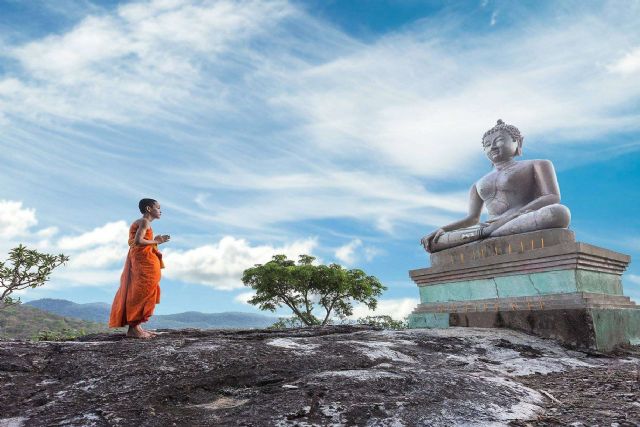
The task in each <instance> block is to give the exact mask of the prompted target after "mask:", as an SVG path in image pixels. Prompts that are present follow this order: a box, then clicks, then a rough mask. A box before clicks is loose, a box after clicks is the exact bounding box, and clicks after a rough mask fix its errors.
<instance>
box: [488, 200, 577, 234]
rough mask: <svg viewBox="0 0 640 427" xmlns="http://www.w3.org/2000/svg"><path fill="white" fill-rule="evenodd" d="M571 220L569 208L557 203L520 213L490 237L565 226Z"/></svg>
mask: <svg viewBox="0 0 640 427" xmlns="http://www.w3.org/2000/svg"><path fill="white" fill-rule="evenodd" d="M569 222H571V212H569V208H567V207H566V206H564V205H561V204H559V203H556V204H553V205H549V206H545V207H542V208H540V209H538V210H537V211H533V212H529V213H526V214H523V215H520V216H518V217H516V218H514V219H512V220H511V221H509V222H507V223H506V224H504V225H503V226H501V227H500V228H497V229H496V230H494V231H493V233H491V237H498V236H509V235H511V234H520V233H528V232H530V231H537V230H546V229H548V228H567V227H568V226H569Z"/></svg>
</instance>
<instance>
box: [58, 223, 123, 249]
mask: <svg viewBox="0 0 640 427" xmlns="http://www.w3.org/2000/svg"><path fill="white" fill-rule="evenodd" d="M128 239H129V227H128V226H127V223H126V222H124V221H115V222H109V223H107V224H105V225H103V226H100V227H96V228H94V229H93V230H91V231H88V232H86V233H82V234H80V235H78V236H65V237H62V238H61V239H60V240H59V241H58V247H60V249H62V250H67V249H68V250H78V249H87V248H91V247H95V246H101V247H102V246H108V245H110V244H118V243H119V244H124V246H126V245H127V240H128Z"/></svg>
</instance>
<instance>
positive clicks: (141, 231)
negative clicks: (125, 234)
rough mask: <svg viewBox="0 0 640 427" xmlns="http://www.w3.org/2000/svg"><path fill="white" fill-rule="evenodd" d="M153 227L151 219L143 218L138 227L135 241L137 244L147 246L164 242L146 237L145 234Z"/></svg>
mask: <svg viewBox="0 0 640 427" xmlns="http://www.w3.org/2000/svg"><path fill="white" fill-rule="evenodd" d="M150 227H151V225H150V224H149V221H147V220H146V219H143V220H142V222H141V224H140V227H138V231H136V236H135V238H134V243H135V244H136V245H137V246H147V245H157V244H158V243H163V242H158V241H156V240H147V239H145V238H144V235H145V234H146V233H147V230H148V229H149V228H150Z"/></svg>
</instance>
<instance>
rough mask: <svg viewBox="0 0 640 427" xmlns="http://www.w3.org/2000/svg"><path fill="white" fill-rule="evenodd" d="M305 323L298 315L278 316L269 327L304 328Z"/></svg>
mask: <svg viewBox="0 0 640 427" xmlns="http://www.w3.org/2000/svg"><path fill="white" fill-rule="evenodd" d="M305 326H307V325H305V324H304V323H303V322H302V320H300V319H299V318H298V317H280V318H279V319H278V321H277V322H275V323H274V324H273V325H271V326H269V329H287V328H304V327H305Z"/></svg>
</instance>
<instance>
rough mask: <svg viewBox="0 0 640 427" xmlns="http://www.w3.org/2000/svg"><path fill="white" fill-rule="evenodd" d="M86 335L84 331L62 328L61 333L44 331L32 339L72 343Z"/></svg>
mask: <svg viewBox="0 0 640 427" xmlns="http://www.w3.org/2000/svg"><path fill="white" fill-rule="evenodd" d="M83 335H86V332H85V330H84V329H71V328H64V329H62V330H61V331H49V330H44V331H40V333H39V334H38V335H37V336H35V337H34V340H35V341H73V340H76V339H78V338H79V337H81V336H83Z"/></svg>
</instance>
